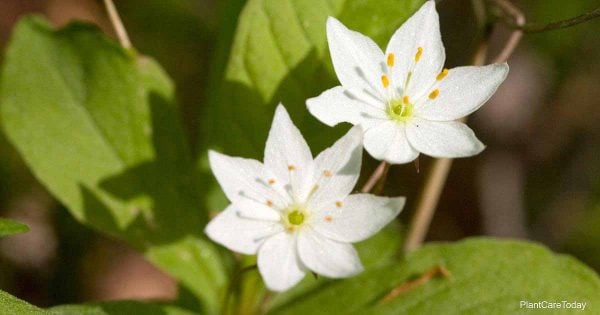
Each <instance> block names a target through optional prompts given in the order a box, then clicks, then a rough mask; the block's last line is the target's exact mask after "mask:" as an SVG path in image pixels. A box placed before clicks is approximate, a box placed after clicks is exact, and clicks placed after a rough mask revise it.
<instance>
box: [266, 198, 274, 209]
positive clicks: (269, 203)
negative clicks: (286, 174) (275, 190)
mask: <svg viewBox="0 0 600 315" xmlns="http://www.w3.org/2000/svg"><path fill="white" fill-rule="evenodd" d="M266 204H267V206H269V207H272V206H273V200H271V199H267V202H266Z"/></svg>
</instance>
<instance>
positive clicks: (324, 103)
mask: <svg viewBox="0 0 600 315" xmlns="http://www.w3.org/2000/svg"><path fill="white" fill-rule="evenodd" d="M306 106H307V107H308V111H309V112H310V113H311V114H312V115H313V116H315V117H316V118H317V119H318V120H320V121H321V122H323V123H324V124H326V125H328V126H335V125H337V124H339V123H341V122H349V123H351V124H353V125H359V124H361V125H363V126H364V125H367V126H370V125H372V124H375V123H378V122H379V121H380V120H382V119H387V116H386V114H385V104H384V103H382V102H381V101H380V100H379V99H376V98H373V97H370V96H368V95H366V94H364V93H361V92H357V91H351V90H349V89H346V88H344V87H342V86H336V87H334V88H332V89H329V90H327V91H325V92H323V93H321V95H319V96H317V97H313V98H310V99H308V100H307V101H306ZM364 128H366V127H364Z"/></svg>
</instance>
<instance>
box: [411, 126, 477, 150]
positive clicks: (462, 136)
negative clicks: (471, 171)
mask: <svg viewBox="0 0 600 315" xmlns="http://www.w3.org/2000/svg"><path fill="white" fill-rule="evenodd" d="M406 135H407V136H408V141H410V143H411V144H412V145H413V146H414V147H415V149H417V150H419V151H420V152H423V153H425V154H427V155H430V156H433V157H444V158H455V157H465V156H472V155H475V154H478V153H479V152H481V151H482V150H483V149H484V148H485V146H484V145H483V143H481V141H479V139H477V137H475V134H474V133H473V130H471V129H470V128H469V127H467V125H465V124H463V123H460V122H456V121H447V122H438V121H429V120H425V119H420V118H413V119H411V120H410V121H409V123H408V126H407V128H406Z"/></svg>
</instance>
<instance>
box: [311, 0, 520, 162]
mask: <svg viewBox="0 0 600 315" xmlns="http://www.w3.org/2000/svg"><path fill="white" fill-rule="evenodd" d="M327 40H328V42H329V50H330V53H331V58H332V61H333V67H334V69H335V72H336V74H337V76H338V79H339V80H340V83H341V86H337V87H334V88H332V89H330V90H327V91H325V92H323V93H322V94H321V95H319V96H318V97H315V98H312V99H309V100H307V106H308V110H309V111H310V112H311V113H312V114H313V115H314V116H315V117H317V118H318V119H319V120H320V121H322V122H323V123H325V124H327V125H329V126H334V125H336V124H338V123H340V122H349V123H352V124H354V125H361V126H362V127H363V131H364V146H365V149H366V150H367V151H368V152H369V153H370V154H371V155H372V156H373V157H375V158H377V159H379V160H385V161H387V162H389V163H392V164H400V163H407V162H410V161H412V160H414V159H416V158H417V156H418V155H419V152H422V153H425V154H427V155H430V156H434V157H464V156H471V155H475V154H477V153H479V152H481V151H482V150H483V148H484V145H483V144H482V143H481V142H480V141H479V140H478V139H477V138H476V137H475V135H474V133H473V131H472V130H471V129H470V128H469V127H467V126H466V125H465V124H463V123H461V122H457V121H455V120H457V119H459V118H461V117H464V116H467V115H469V114H471V113H472V112H474V111H475V110H477V109H478V108H479V107H481V105H483V103H485V102H486V101H487V100H488V99H489V98H490V97H491V96H492V94H493V93H494V92H495V91H496V89H497V87H498V86H499V85H500V83H502V81H504V79H505V78H506V75H507V73H508V65H507V64H506V63H504V64H492V65H487V66H483V67H475V66H469V67H457V68H454V69H451V70H448V69H445V68H443V66H444V60H445V52H444V46H443V44H442V40H441V36H440V30H439V19H438V14H437V12H436V10H435V3H434V1H427V2H426V3H425V4H424V5H423V6H422V7H421V9H419V11H418V12H417V13H415V14H414V15H413V16H412V17H411V18H409V19H408V20H407V21H406V22H405V23H404V24H403V25H402V26H401V27H400V28H399V29H398V30H397V31H396V33H394V35H393V36H392V38H391V40H390V42H389V44H388V46H387V49H386V52H385V55H384V54H383V52H382V51H381V49H380V48H379V47H378V46H377V44H375V43H374V42H373V41H372V40H371V39H370V38H368V37H366V36H364V35H362V34H360V33H357V32H354V31H351V30H349V29H348V28H346V27H345V26H344V25H343V24H342V23H340V22H339V21H338V20H336V19H335V18H332V17H330V18H329V19H328V20H327Z"/></svg>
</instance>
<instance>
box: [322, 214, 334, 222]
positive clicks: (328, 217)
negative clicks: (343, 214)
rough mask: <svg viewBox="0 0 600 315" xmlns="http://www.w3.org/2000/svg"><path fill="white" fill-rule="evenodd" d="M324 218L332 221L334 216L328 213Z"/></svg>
mask: <svg viewBox="0 0 600 315" xmlns="http://www.w3.org/2000/svg"><path fill="white" fill-rule="evenodd" d="M324 219H325V221H327V222H331V221H333V217H332V216H330V215H326V216H325V218H324Z"/></svg>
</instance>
